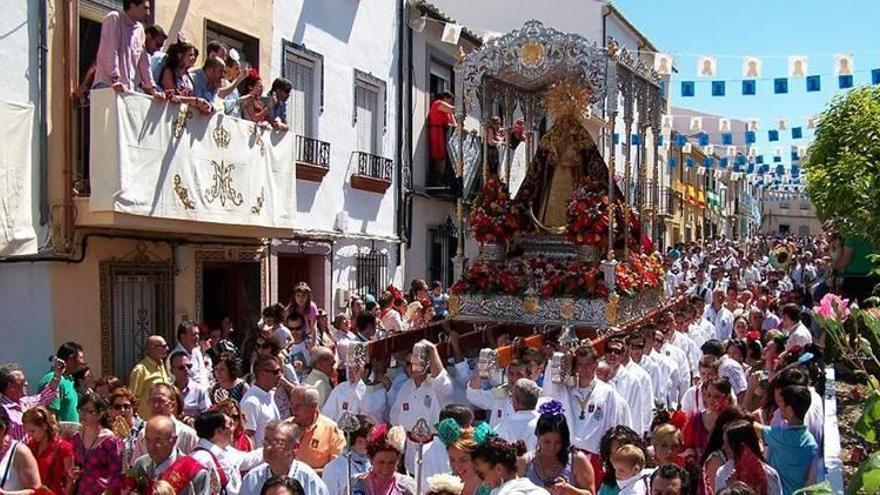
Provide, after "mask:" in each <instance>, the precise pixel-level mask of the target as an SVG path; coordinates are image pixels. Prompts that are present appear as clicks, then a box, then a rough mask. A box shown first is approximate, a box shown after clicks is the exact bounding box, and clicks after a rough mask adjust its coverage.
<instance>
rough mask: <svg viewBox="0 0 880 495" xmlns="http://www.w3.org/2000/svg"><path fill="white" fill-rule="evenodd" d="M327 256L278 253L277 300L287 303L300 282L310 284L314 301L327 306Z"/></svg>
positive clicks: (319, 305) (322, 306) (324, 306)
mask: <svg viewBox="0 0 880 495" xmlns="http://www.w3.org/2000/svg"><path fill="white" fill-rule="evenodd" d="M326 261H327V257H326V256H322V255H318V254H284V253H279V254H278V275H277V279H278V288H277V290H276V292H275V297H276V299H275V300H276V301H278V302H280V303H281V304H282V305H287V303H289V302H290V298H291V296H292V295H293V288H294V286H296V284H298V283H300V282H305V283H307V284H309V288H311V289H312V302H313V303H315V305H316V306H317V307H318V308H325V309H328V310H329V308H327V306H326V303H327V301H326V297H325V293H326V290H325V288H326V285H327V284H326V281H325V280H324V269H325V264H326Z"/></svg>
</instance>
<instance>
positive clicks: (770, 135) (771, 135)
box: [767, 129, 779, 141]
mask: <svg viewBox="0 0 880 495" xmlns="http://www.w3.org/2000/svg"><path fill="white" fill-rule="evenodd" d="M767 140H768V141H779V131H777V130H776V129H771V130H769V131H767Z"/></svg>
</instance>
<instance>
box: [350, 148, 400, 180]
mask: <svg viewBox="0 0 880 495" xmlns="http://www.w3.org/2000/svg"><path fill="white" fill-rule="evenodd" d="M355 154H356V155H357V166H358V168H357V173H358V175H361V176H364V177H371V178H373V179H379V180H384V181H388V182H391V177H392V173H393V172H394V161H393V160H391V159H390V158H385V157H384V156H379V155H374V154H372V153H366V152H363V151H356V152H355Z"/></svg>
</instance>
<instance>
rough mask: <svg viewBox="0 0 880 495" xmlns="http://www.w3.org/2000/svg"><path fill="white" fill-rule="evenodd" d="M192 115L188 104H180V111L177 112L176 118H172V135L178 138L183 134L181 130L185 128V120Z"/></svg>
mask: <svg viewBox="0 0 880 495" xmlns="http://www.w3.org/2000/svg"><path fill="white" fill-rule="evenodd" d="M192 116H193V113H192V110H190V108H189V105H185V104H184V105H180V112H179V113H178V114H177V118H176V119H174V128H173V132H174V137H176V138H179V137H180V136H181V135H182V134H183V130H184V129H185V128H186V121H187V120H189V119H191V118H192Z"/></svg>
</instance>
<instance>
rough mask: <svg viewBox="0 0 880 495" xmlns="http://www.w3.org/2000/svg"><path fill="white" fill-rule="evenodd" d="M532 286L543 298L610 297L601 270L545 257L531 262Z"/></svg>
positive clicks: (588, 265) (529, 268)
mask: <svg viewBox="0 0 880 495" xmlns="http://www.w3.org/2000/svg"><path fill="white" fill-rule="evenodd" d="M525 263H526V267H527V268H528V270H525V272H526V273H528V276H529V277H530V280H529V285H530V286H531V287H533V288H535V290H536V291H537V292H538V294H539V295H540V296H541V297H545V298H550V297H558V296H575V297H582V298H600V297H605V296H607V295H608V291H607V289H606V287H605V279H604V278H603V276H602V271H601V268H600V267H599V266H598V265H596V264H592V263H584V262H580V261H575V262H568V261H562V260H552V259H547V258H544V257H541V256H538V257H535V258H531V259H529V260H527V261H526V262H525Z"/></svg>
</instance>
